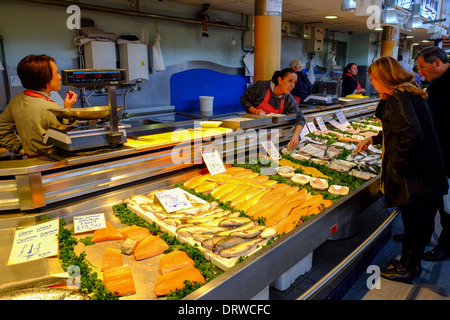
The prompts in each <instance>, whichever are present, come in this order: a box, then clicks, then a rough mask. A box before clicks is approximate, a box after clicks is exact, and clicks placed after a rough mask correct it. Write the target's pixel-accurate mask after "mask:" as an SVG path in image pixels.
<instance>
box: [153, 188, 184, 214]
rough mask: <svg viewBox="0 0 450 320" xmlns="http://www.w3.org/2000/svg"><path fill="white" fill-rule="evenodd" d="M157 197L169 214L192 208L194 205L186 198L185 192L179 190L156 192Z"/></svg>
mask: <svg viewBox="0 0 450 320" xmlns="http://www.w3.org/2000/svg"><path fill="white" fill-rule="evenodd" d="M155 196H156V198H158V200H159V202H160V203H161V205H162V206H163V207H164V209H166V211H167V212H169V213H170V212H174V211H177V210H181V209H186V208H191V207H192V203H190V202H189V200H188V199H187V198H186V195H185V194H184V192H183V190H181V189H179V188H175V189H170V190H164V191H160V192H156V193H155Z"/></svg>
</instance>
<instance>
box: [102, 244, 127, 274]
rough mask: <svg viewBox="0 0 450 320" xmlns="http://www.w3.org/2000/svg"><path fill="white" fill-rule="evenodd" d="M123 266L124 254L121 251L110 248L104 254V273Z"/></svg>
mask: <svg viewBox="0 0 450 320" xmlns="http://www.w3.org/2000/svg"><path fill="white" fill-rule="evenodd" d="M120 266H122V253H121V252H120V250H119V249H116V248H111V247H108V248H106V250H105V253H104V254H103V259H102V268H101V270H102V271H105V270H106V269H109V268H115V267H120Z"/></svg>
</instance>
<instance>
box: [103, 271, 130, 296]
mask: <svg viewBox="0 0 450 320" xmlns="http://www.w3.org/2000/svg"><path fill="white" fill-rule="evenodd" d="M103 282H104V283H105V286H106V288H108V290H109V291H111V292H118V293H119V296H120V297H121V296H125V295H129V294H135V293H136V288H135V285H134V280H133V273H132V271H131V268H130V266H129V265H127V264H125V265H123V266H121V267H116V268H110V269H106V270H105V271H104V272H103Z"/></svg>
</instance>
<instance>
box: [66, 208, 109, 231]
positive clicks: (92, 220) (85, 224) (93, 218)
mask: <svg viewBox="0 0 450 320" xmlns="http://www.w3.org/2000/svg"><path fill="white" fill-rule="evenodd" d="M103 228H106V221H105V214H103V213H98V214H90V215H87V216H79V217H73V232H74V233H75V234H77V233H83V232H88V231H93V230H97V229H103Z"/></svg>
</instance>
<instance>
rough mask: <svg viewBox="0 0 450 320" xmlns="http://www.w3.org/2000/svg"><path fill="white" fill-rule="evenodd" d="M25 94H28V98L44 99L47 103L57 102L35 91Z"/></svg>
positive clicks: (27, 91) (25, 92)
mask: <svg viewBox="0 0 450 320" xmlns="http://www.w3.org/2000/svg"><path fill="white" fill-rule="evenodd" d="M23 93H24V94H26V95H27V96H30V97H35V98H42V99H45V100H47V101H51V102H55V101H53V100H52V99H50V98H48V97H46V96H44V95H42V94H40V93H39V92H35V91H31V90H25V91H24V92H23Z"/></svg>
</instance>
